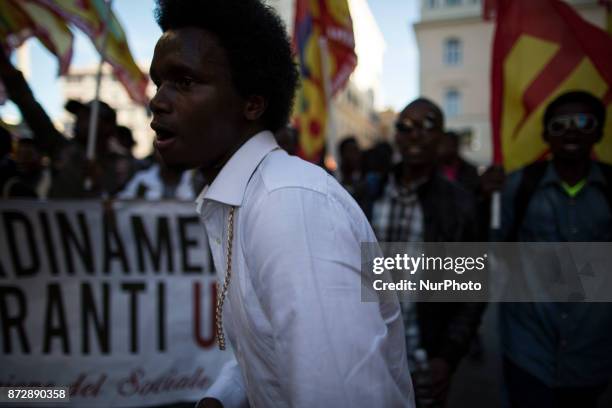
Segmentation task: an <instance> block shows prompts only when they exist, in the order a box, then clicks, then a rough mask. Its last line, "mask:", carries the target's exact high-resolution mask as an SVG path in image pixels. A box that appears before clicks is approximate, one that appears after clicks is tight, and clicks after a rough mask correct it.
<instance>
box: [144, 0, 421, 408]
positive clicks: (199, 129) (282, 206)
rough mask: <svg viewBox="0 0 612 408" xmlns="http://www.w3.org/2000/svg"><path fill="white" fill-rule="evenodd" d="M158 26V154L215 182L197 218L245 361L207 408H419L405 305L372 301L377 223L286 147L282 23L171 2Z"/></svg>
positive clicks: (253, 6)
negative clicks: (365, 274) (366, 274)
mask: <svg viewBox="0 0 612 408" xmlns="http://www.w3.org/2000/svg"><path fill="white" fill-rule="evenodd" d="M157 20H158V23H159V25H160V27H161V28H162V30H163V32H164V34H163V35H162V37H161V38H160V39H159V41H158V43H157V45H156V47H155V53H154V56H153V61H152V64H151V78H152V79H153V82H154V83H155V84H156V85H157V93H156V95H155V97H154V98H153V100H152V101H151V110H152V112H153V115H154V118H153V122H152V124H151V126H152V127H153V129H154V130H155V131H156V134H157V136H156V142H155V145H156V148H157V150H158V151H159V153H160V154H161V157H162V158H163V160H164V162H165V163H166V165H168V166H173V167H177V168H200V169H201V171H203V173H204V174H205V176H206V177H207V180H208V182H209V184H208V185H207V187H205V188H204V190H203V191H202V192H201V194H200V196H199V197H198V199H197V203H198V205H197V209H198V212H199V213H200V214H201V216H202V218H203V221H204V224H205V226H206V232H207V234H208V237H209V240H210V242H211V246H212V253H213V259H214V262H215V266H216V269H217V270H218V271H219V274H220V282H222V283H223V284H222V285H220V293H219V295H218V296H219V299H221V300H222V301H221V302H220V304H219V305H218V312H219V315H218V316H217V324H218V327H217V336H218V340H219V342H220V344H223V343H224V342H225V336H224V335H226V336H227V339H228V341H229V344H230V345H231V346H232V349H233V352H234V355H235V357H236V358H235V361H232V362H231V363H229V364H228V365H226V366H225V367H224V368H223V370H222V372H221V374H220V375H219V378H218V379H217V380H216V381H215V383H214V384H213V385H212V386H211V387H210V389H209V390H208V391H207V393H206V396H205V398H204V399H203V400H202V401H201V402H200V404H199V406H200V407H207V408H209V407H226V408H231V407H247V406H252V407H263V408H268V407H379V406H380V407H414V399H413V392H412V384H411V382H410V375H409V373H408V368H407V360H406V351H405V345H404V335H403V324H402V319H401V314H400V309H399V304H398V303H397V301H396V300H394V301H387V302H380V303H377V302H369V303H368V302H361V291H362V282H361V272H360V268H361V256H360V243H361V242H372V241H375V239H376V238H375V237H374V234H373V232H372V230H371V228H370V226H369V224H368V223H367V220H366V219H365V217H364V215H363V213H362V212H361V210H360V209H359V207H358V206H357V204H356V203H355V202H354V201H353V200H352V199H351V198H350V196H349V195H348V193H346V192H345V191H344V190H343V189H342V187H340V185H339V184H338V183H337V182H336V181H335V180H334V179H333V178H332V177H330V176H329V175H327V174H326V173H325V172H324V171H323V170H322V169H320V168H318V167H316V166H314V165H311V164H308V163H306V162H304V161H302V160H300V159H298V158H295V157H290V156H289V155H287V154H286V153H285V152H284V151H282V150H280V149H279V147H278V145H277V143H276V141H275V140H274V136H273V134H272V132H274V131H277V130H278V129H280V128H281V127H283V126H284V125H285V124H286V123H287V119H288V116H289V112H290V110H291V105H292V100H293V94H294V91H295V87H296V83H297V76H298V74H297V72H296V68H295V65H294V63H293V60H292V55H291V48H290V45H289V41H288V39H287V34H286V32H285V29H284V26H283V25H282V23H281V21H280V19H279V18H278V16H276V15H275V14H274V13H273V12H272V11H271V9H270V8H269V7H267V6H264V5H263V4H262V3H261V2H260V0H207V1H188V0H158V10H157ZM228 261H229V262H228ZM365 290H371V289H368V288H365Z"/></svg>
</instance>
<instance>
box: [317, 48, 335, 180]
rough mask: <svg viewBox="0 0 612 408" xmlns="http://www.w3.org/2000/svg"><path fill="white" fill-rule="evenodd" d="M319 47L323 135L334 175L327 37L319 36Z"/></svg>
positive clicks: (333, 119)
mask: <svg viewBox="0 0 612 408" xmlns="http://www.w3.org/2000/svg"><path fill="white" fill-rule="evenodd" d="M319 49H320V50H321V70H322V73H321V74H322V75H321V77H322V78H323V90H324V91H325V101H326V103H327V129H325V130H326V132H325V133H326V135H325V136H326V137H325V145H326V151H327V154H328V155H329V156H331V157H332V158H333V159H334V162H335V163H336V168H335V169H333V172H334V175H335V174H336V173H337V171H338V166H337V163H338V154H337V152H336V136H337V127H336V112H335V109H334V106H333V103H332V84H331V72H330V70H331V64H330V61H329V46H328V44H327V38H325V37H321V38H319Z"/></svg>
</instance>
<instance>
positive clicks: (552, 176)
mask: <svg viewBox="0 0 612 408" xmlns="http://www.w3.org/2000/svg"><path fill="white" fill-rule="evenodd" d="M586 181H587V184H593V183H595V184H606V179H605V177H604V175H603V173H602V172H601V169H600V168H599V166H598V165H597V163H596V162H594V161H591V165H590V167H589V174H588V176H587V178H586ZM548 184H559V185H561V179H560V178H559V175H558V174H557V171H556V170H555V166H554V165H553V163H552V161H549V162H548V165H547V166H546V172H545V173H544V177H543V178H542V182H541V185H542V186H545V185H548Z"/></svg>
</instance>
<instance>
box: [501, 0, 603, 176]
mask: <svg viewBox="0 0 612 408" xmlns="http://www.w3.org/2000/svg"><path fill="white" fill-rule="evenodd" d="M496 3H497V4H496V21H497V26H496V31H495V38H494V44H493V67H492V109H491V111H492V126H493V149H494V160H495V162H496V163H503V164H504V167H505V168H506V170H508V171H512V170H515V169H517V168H520V167H522V166H525V165H527V164H529V163H531V162H533V161H535V160H538V159H540V158H542V157H545V156H546V154H547V153H548V152H547V146H546V144H545V143H544V141H543V140H542V130H543V125H542V117H543V114H544V110H545V108H546V106H547V105H548V104H549V103H550V102H551V101H552V100H553V99H555V98H556V97H558V96H559V95H560V94H562V93H565V92H568V91H572V90H583V91H587V92H590V93H592V94H593V95H595V96H597V97H599V98H601V99H602V101H603V102H604V104H605V105H606V106H607V118H608V120H607V121H606V125H605V129H604V138H603V140H602V141H601V142H600V143H599V144H598V145H597V146H596V147H595V154H596V155H597V158H598V159H599V160H602V161H605V162H608V163H612V37H611V36H610V35H609V34H608V33H607V32H606V31H604V30H602V29H600V28H598V27H596V26H594V25H592V24H590V23H588V22H587V21H585V20H584V19H582V18H581V17H580V16H579V15H578V14H577V13H576V12H575V11H574V10H573V9H572V8H571V7H570V6H569V5H567V4H565V3H564V2H562V1H560V0H538V1H533V0H497V2H496Z"/></svg>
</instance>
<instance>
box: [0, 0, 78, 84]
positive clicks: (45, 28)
mask: <svg viewBox="0 0 612 408" xmlns="http://www.w3.org/2000/svg"><path fill="white" fill-rule="evenodd" d="M30 37H37V38H38V39H39V40H40V42H41V43H42V44H43V45H44V46H45V48H47V50H49V52H51V53H52V54H54V55H55V56H57V58H58V60H59V73H60V74H65V73H67V72H68V67H69V66H70V60H71V59H72V44H73V35H72V32H71V31H70V28H68V25H67V24H66V22H65V21H64V20H63V19H62V18H61V17H60V16H59V15H58V14H56V13H55V12H54V11H52V10H49V9H48V8H47V7H44V6H41V5H39V4H37V3H36V0H4V1H0V42H1V43H2V46H3V47H4V48H5V49H6V50H7V51H8V52H10V51H11V50H13V49H15V48H18V47H19V46H20V45H21V44H22V43H23V42H24V41H25V40H27V39H28V38H30Z"/></svg>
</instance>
